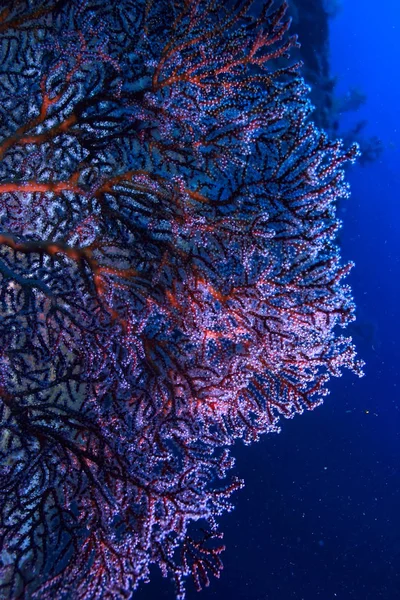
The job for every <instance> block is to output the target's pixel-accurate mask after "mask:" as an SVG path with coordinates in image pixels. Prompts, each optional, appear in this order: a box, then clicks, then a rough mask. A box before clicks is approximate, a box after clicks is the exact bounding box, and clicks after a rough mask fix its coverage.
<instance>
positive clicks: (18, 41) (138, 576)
mask: <svg viewBox="0 0 400 600" xmlns="http://www.w3.org/2000/svg"><path fill="white" fill-rule="evenodd" d="M8 4H9V6H8V7H7V6H6V7H4V5H7V2H3V3H2V6H3V8H2V9H1V11H0V36H1V37H0V284H1V287H0V289H1V291H0V396H1V399H0V411H1V432H0V435H1V437H0V455H1V470H0V509H1V512H0V525H1V534H0V535H1V537H0V548H1V554H0V557H1V590H2V591H1V595H2V596H1V597H3V598H6V599H15V598H28V597H29V598H37V599H40V600H42V599H43V600H46V599H52V600H57V599H59V600H62V599H63V600H64V599H68V600H89V599H90V600H96V599H110V600H111V599H112V600H116V599H118V598H121V599H122V598H130V597H131V595H132V594H133V592H134V590H135V589H136V588H137V586H138V585H139V583H140V582H141V581H146V580H147V579H148V575H149V567H150V565H151V564H156V565H158V566H159V567H160V568H161V570H162V573H163V574H164V575H168V576H172V577H173V578H174V579H175V581H176V586H177V596H178V597H179V598H183V597H184V585H183V582H184V579H185V576H187V575H188V574H192V575H193V577H194V580H195V583H196V586H197V587H198V588H199V589H200V588H201V587H202V585H205V584H206V585H207V584H208V577H209V574H214V575H216V576H218V575H219V572H220V570H221V568H222V563H221V560H220V553H221V552H222V550H223V546H222V545H221V540H220V538H221V534H220V533H219V531H218V525H217V522H216V517H217V516H218V515H220V514H221V513H222V512H223V511H226V510H229V509H230V508H231V504H230V502H229V496H230V495H231V493H232V492H233V490H235V489H236V488H238V487H240V486H241V485H242V483H241V482H240V481H237V480H234V479H229V478H228V479H227V472H228V471H229V469H230V468H231V467H232V464H233V461H232V458H231V457H230V453H229V446H231V445H232V443H233V442H234V441H235V440H236V439H238V438H240V439H242V440H244V442H245V443H250V442H251V441H252V440H257V439H258V437H259V435H260V434H262V433H268V432H271V431H276V430H277V428H278V420H279V417H280V416H281V415H283V416H285V417H292V416H293V415H294V414H296V413H299V412H302V411H303V410H304V409H310V408H313V407H314V406H315V405H317V404H318V403H320V402H321V399H322V398H323V396H324V395H325V394H326V383H327V380H328V379H329V377H330V376H331V375H334V376H337V375H339V374H340V372H341V369H342V367H347V368H350V369H352V370H353V371H356V372H360V367H361V365H360V364H359V363H358V362H357V361H356V359H355V351H354V348H353V346H352V343H351V339H349V338H346V337H343V336H340V335H338V334H337V332H336V326H337V325H340V326H345V325H346V324H347V323H348V322H349V321H351V320H352V319H353V312H354V306H353V302H352V299H351V295H350V290H349V288H348V287H347V286H345V285H343V283H342V279H343V277H344V276H345V275H346V273H347V272H348V270H349V268H350V266H351V265H345V266H343V265H341V263H340V259H339V255H338V248H337V246H336V245H335V241H334V240H335V235H336V232H337V229H338V227H339V222H338V220H337V219H336V217H335V201H336V200H337V199H338V198H342V197H346V196H347V195H348V190H347V185H346V184H345V183H344V181H343V171H342V166H343V164H344V163H345V162H346V161H352V160H353V159H354V158H355V156H356V154H357V149H356V148H355V147H352V148H350V149H349V150H343V149H342V147H341V144H340V142H331V141H329V140H328V139H327V138H326V136H325V135H324V133H322V132H320V131H318V130H317V129H316V128H315V127H314V126H313V124H312V123H311V122H310V121H309V119H308V117H309V114H310V110H311V109H310V106H309V103H308V100H307V89H306V87H305V85H304V83H303V81H302V79H301V77H300V76H299V73H298V68H299V65H296V64H292V63H290V60H288V52H289V50H290V48H291V47H292V46H293V45H294V44H296V40H295V38H293V37H289V36H288V34H287V30H288V26H289V21H288V19H287V17H286V16H285V13H286V6H285V4H283V5H280V4H279V3H275V4H273V2H272V1H270V0H267V1H266V2H264V5H263V6H262V7H259V6H258V5H259V3H253V1H252V0H237V1H236V2H233V1H232V2H230V1H227V2H226V3H223V2H220V1H217V0H122V1H118V2H117V1H116V0H13V1H12V2H11V1H10V2H9V3H8Z"/></svg>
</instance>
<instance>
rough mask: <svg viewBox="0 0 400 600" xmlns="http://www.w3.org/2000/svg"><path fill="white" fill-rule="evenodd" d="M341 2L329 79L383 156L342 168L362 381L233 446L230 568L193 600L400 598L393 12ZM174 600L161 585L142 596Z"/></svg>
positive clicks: (399, 139) (396, 48) (364, 2)
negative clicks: (358, 94) (355, 103)
mask: <svg viewBox="0 0 400 600" xmlns="http://www.w3.org/2000/svg"><path fill="white" fill-rule="evenodd" d="M342 4H343V7H342V10H341V12H340V13H339V14H338V15H337V17H336V18H335V19H334V20H333V21H332V22H331V67H332V74H335V75H337V77H338V86H337V91H338V93H342V94H345V93H346V92H347V91H348V90H349V88H351V87H358V88H360V89H362V91H363V92H364V93H365V94H366V95H367V101H366V103H365V105H363V106H362V107H361V108H360V109H359V111H358V112H357V113H346V114H344V115H343V118H342V120H341V127H342V128H343V130H345V129H348V128H351V127H352V125H354V124H355V123H356V122H358V121H360V120H361V119H366V120H368V125H367V128H366V133H367V134H368V135H377V136H379V137H380V138H381V140H382V142H383V144H384V148H385V149H384V152H383V154H382V155H381V157H380V158H379V160H378V161H376V162H375V163H373V164H368V165H367V166H364V167H361V166H355V167H353V168H352V169H351V171H350V172H349V174H348V179H349V181H350V182H351V187H352V195H351V198H350V199H349V200H347V201H346V202H345V203H344V204H342V205H341V207H340V215H341V217H342V218H343V221H344V227H343V229H342V231H341V234H340V242H341V245H342V254H343V257H344V258H345V259H346V260H350V259H351V260H354V261H355V263H356V268H355V269H354V270H353V272H352V274H351V275H350V277H349V282H350V284H351V285H352V287H353V291H354V297H355V301H356V304H357V308H358V310H357V317H358V318H357V322H356V324H354V326H353V325H352V327H351V333H352V335H353V336H354V340H355V342H356V345H357V348H358V351H359V355H360V356H361V357H362V358H363V359H364V360H365V361H366V367H365V373H366V376H365V377H364V378H363V379H358V378H356V377H355V376H352V375H350V374H345V375H344V376H343V377H342V378H340V379H338V380H335V381H332V382H331V394H330V396H328V398H327V399H326V401H325V403H324V405H323V406H322V407H319V408H318V409H316V410H315V411H314V412H312V413H309V414H305V415H302V416H301V417H296V418H295V419H294V420H292V421H286V422H283V423H282V432H281V434H280V435H275V436H274V435H271V436H266V437H265V438H264V439H263V440H262V441H261V442H260V443H258V444H254V445H253V446H251V447H246V448H244V447H238V448H237V449H236V453H235V454H236V456H237V472H238V474H239V475H240V476H242V477H243V478H244V479H245V480H246V487H245V488H244V490H242V491H241V492H239V493H237V494H236V496H235V498H234V501H235V504H236V510H235V511H234V512H233V513H231V514H229V515H225V516H224V517H223V519H222V520H221V521H222V522H221V525H222V529H223V530H224V531H225V538H224V541H225V543H226V546H227V549H226V551H225V552H224V555H223V560H224V565H225V569H224V571H223V573H222V576H221V579H220V580H215V579H213V580H212V582H211V586H210V588H209V589H206V590H204V591H203V592H202V593H201V594H197V593H196V592H195V591H194V589H193V588H191V587H190V585H189V592H188V600H194V599H195V598H197V599H198V600H207V599H209V598H213V599H219V598H221V599H223V598H230V599H231V600H236V599H248V600H317V599H318V600H336V599H337V600H398V599H400V432H399V431H400V344H399V339H400V318H399V312H400V311H399V293H400V242H399V238H400V76H399V75H400V68H399V64H400V3H399V2H398V1H397V0H380V2H376V1H373V0H342ZM300 41H301V40H300ZM172 597H173V586H172V584H171V583H170V582H168V581H166V580H163V579H162V578H161V577H159V576H158V575H156V576H155V579H154V580H153V581H152V583H151V584H150V585H148V586H142V589H141V590H140V591H139V593H138V594H137V598H138V600H148V599H152V600H159V599H160V600H161V599H163V598H172Z"/></svg>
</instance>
